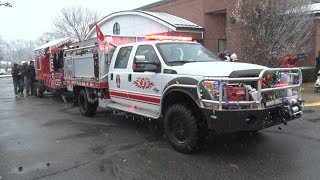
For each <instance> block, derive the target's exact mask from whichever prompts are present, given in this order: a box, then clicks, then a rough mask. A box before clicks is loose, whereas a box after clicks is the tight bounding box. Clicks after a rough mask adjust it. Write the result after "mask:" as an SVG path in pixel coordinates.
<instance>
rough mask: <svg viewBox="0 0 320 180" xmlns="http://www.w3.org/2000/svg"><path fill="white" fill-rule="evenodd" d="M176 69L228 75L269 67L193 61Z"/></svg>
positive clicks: (196, 72)
mask: <svg viewBox="0 0 320 180" xmlns="http://www.w3.org/2000/svg"><path fill="white" fill-rule="evenodd" d="M173 69H174V70H176V71H177V73H178V74H181V75H194V76H214V77H219V76H220V77H227V76H229V75H230V74H231V73H232V72H233V71H240V70H250V69H261V70H262V69H267V67H265V66H260V65H256V64H248V63H239V62H225V61H221V62H220V61H219V62H192V63H186V64H184V65H182V66H174V68H173Z"/></svg>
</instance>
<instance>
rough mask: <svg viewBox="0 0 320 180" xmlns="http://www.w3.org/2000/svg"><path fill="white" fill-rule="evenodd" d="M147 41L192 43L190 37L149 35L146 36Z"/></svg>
mask: <svg viewBox="0 0 320 180" xmlns="http://www.w3.org/2000/svg"><path fill="white" fill-rule="evenodd" d="M147 40H160V41H161V40H172V41H192V37H182V36H158V35H150V36H147Z"/></svg>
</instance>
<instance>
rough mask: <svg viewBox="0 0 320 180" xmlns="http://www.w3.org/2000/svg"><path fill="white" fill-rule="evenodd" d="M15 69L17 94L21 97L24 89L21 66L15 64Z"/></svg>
mask: <svg viewBox="0 0 320 180" xmlns="http://www.w3.org/2000/svg"><path fill="white" fill-rule="evenodd" d="M17 71H18V75H17V82H18V83H17V86H18V93H17V96H18V95H19V96H21V97H23V96H24V95H23V90H24V83H23V74H22V66H20V65H18V66H17Z"/></svg>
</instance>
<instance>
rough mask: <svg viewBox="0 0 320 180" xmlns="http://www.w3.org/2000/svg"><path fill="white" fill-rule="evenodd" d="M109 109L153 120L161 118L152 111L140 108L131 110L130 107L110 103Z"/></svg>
mask: <svg viewBox="0 0 320 180" xmlns="http://www.w3.org/2000/svg"><path fill="white" fill-rule="evenodd" d="M107 107H109V108H112V109H117V110H120V111H124V112H127V113H132V114H137V115H140V116H144V117H148V118H151V119H158V118H159V115H158V114H157V113H155V112H151V111H148V110H144V109H139V108H131V107H128V106H125V105H122V104H118V103H114V102H109V103H108V104H107Z"/></svg>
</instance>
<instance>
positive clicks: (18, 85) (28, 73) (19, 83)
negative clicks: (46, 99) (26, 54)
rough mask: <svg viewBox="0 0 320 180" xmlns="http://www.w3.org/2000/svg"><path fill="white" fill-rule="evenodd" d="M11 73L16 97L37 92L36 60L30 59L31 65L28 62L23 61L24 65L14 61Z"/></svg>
mask: <svg viewBox="0 0 320 180" xmlns="http://www.w3.org/2000/svg"><path fill="white" fill-rule="evenodd" d="M11 73H12V78H13V86H14V92H15V95H16V97H19V96H20V97H24V96H30V95H34V94H35V77H36V71H35V68H34V61H30V64H29V65H28V63H27V62H26V63H23V65H22V66H21V65H19V64H17V63H14V65H13V67H12V72H11ZM24 91H25V94H24Z"/></svg>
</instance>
